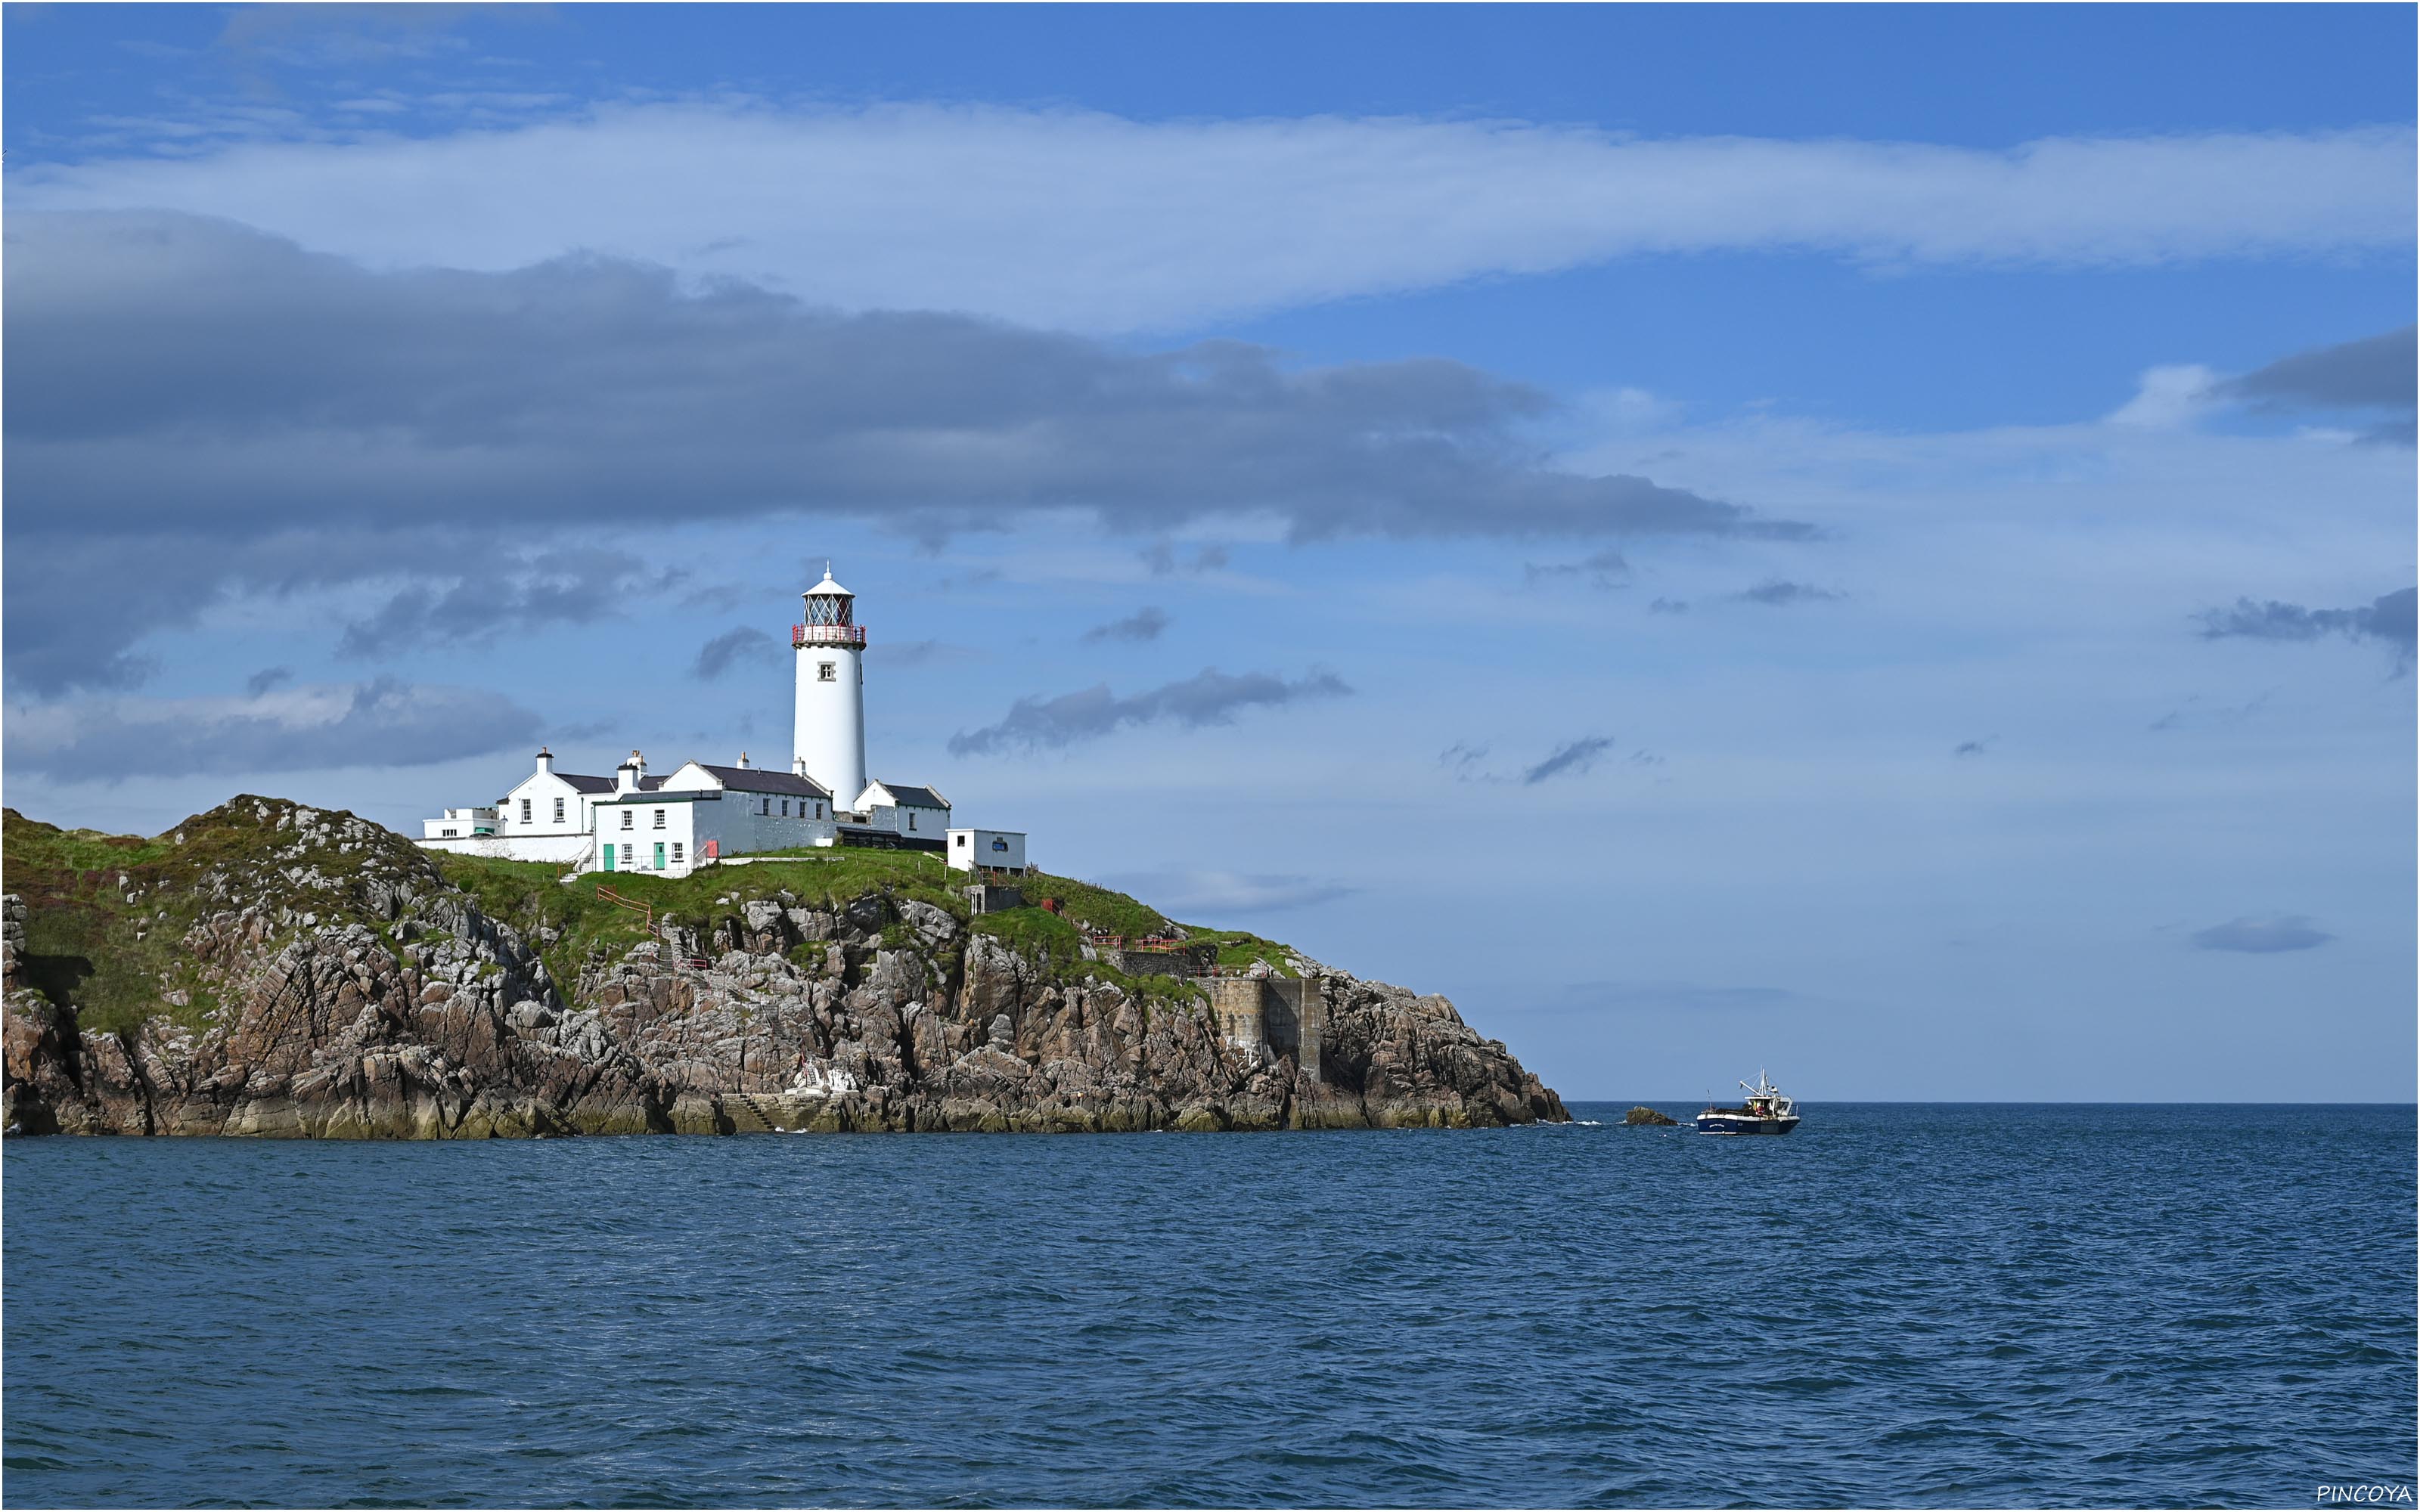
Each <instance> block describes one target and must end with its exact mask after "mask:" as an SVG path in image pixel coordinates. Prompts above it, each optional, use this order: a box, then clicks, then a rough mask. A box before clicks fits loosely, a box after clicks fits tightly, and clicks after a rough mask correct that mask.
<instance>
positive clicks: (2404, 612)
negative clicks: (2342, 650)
mask: <svg viewBox="0 0 2420 1512" xmlns="http://www.w3.org/2000/svg"><path fill="white" fill-rule="evenodd" d="M2415 598H2420V593H2415V591H2414V590H2412V589H2410V588H2398V589H2397V590H2396V591H2395V592H2394V593H2391V594H2380V595H2379V596H2378V597H2376V598H2374V599H2372V600H2370V601H2369V602H2368V603H2366V604H2361V605H2356V606H2355V607H2353V608H2351V609H2305V608H2304V607H2303V606H2302V605H2300V604H2288V603H2284V602H2281V601H2279V600H2277V599H2269V600H2267V601H2266V602H2259V601H2256V600H2253V599H2250V598H2239V599H2237V600H2236V601H2235V604H2234V606H2233V607H2232V608H2229V609H2204V610H2203V611H2202V613H2201V615H2200V619H2201V625H2202V629H2201V634H2202V639H2203V640H2224V639H2226V638H2228V637H2232V636H2242V637H2247V638H2250V639H2252V640H2318V639H2319V638H2320V637H2321V636H2327V635H2342V636H2344V637H2346V638H2347V639H2349V640H2376V641H2378V642H2379V643H2380V644H2381V645H2383V646H2385V647H2386V648H2387V649H2388V650H2389V651H2390V652H2392V653H2393V654H2394V656H2395V665H2396V667H2397V670H2398V671H2408V670H2409V669H2410V668H2411V666H2412V650H2413V646H2412V640H2413V633H2414V618H2415V615H2414V601H2415Z"/></svg>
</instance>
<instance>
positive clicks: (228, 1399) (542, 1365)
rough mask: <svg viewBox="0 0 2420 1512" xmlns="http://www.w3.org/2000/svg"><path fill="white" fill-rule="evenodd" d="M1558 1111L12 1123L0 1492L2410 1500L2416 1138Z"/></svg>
mask: <svg viewBox="0 0 2420 1512" xmlns="http://www.w3.org/2000/svg"><path fill="white" fill-rule="evenodd" d="M1665 1107H1666V1111H1668V1112H1669V1113H1671V1114H1673V1115H1674V1116H1676V1117H1683V1118H1685V1117H1686V1115H1687V1114H1688V1113H1689V1112H1690V1111H1691V1108H1690V1107H1689V1106H1688V1105H1686V1104H1666V1105H1665ZM1574 1111H1575V1114H1576V1115H1577V1117H1578V1119H1580V1120H1581V1121H1579V1122H1576V1123H1575V1124H1572V1125H1569V1126H1561V1127H1540V1128H1529V1129H1508V1130H1496V1131H1480V1132H1452V1131H1426V1130H1422V1131H1403V1132H1392V1133H1333V1134H1139V1135H1118V1136H1087V1135H1067V1136H1043V1135H1018V1134H1008V1135H938V1134H919V1135H901V1134H875V1135H861V1136H852V1135H805V1136H777V1135H764V1136H757V1137H752V1138H731V1139H707V1138H676V1137H659V1138H605V1139H570V1140H552V1141H508V1142H497V1143H481V1144H340V1143H282V1142H263V1141H236V1140H207V1139H158V1140H139V1139H65V1138H62V1139H40V1140H29V1139H11V1140H8V1141H7V1144H6V1152H5V1166H4V1167H0V1170H4V1171H5V1193H0V1199H5V1211H0V1222H5V1230H0V1243H4V1244H5V1257H0V1258H5V1273H0V1291H4V1292H5V1299H4V1300H5V1312H0V1335H5V1341H4V1348H5V1357H4V1358H0V1369H5V1392H6V1395H5V1398H0V1440H5V1459H6V1464H5V1494H6V1497H7V1500H8V1504H11V1505H14V1506H155V1505H188V1504H231V1505H309V1506H377V1505H391V1504H410V1505H432V1506H456V1505H461V1506H490V1505H502V1506H531V1505H615V1506H628V1505H662V1506H682V1505H712V1506H754V1505H777V1504H778V1505H797V1504H814V1505H827V1504H829V1505H895V1504H908V1505H918V1506H991V1505H1010V1506H1126V1505H1211V1506H1256V1505H1284V1506H1325V1505H1336V1506H1372V1505H1378V1506H1403V1507H1421V1506H1632V1505H1658V1506H1661V1505H1680V1506H1699V1505H1708V1506H1772V1505H1779V1506H1822V1505H1839V1504H1854V1505H1865V1506H1950V1505H1956V1506H1976V1505H2010V1506H2037V1505H2041V1506H2071V1505H2153V1506H2172V1505H2211V1506H2236V1505H2246V1506H2249V1505H2258V1506H2304V1505H2313V1504H2319V1503H2320V1502H2321V1501H2322V1500H2323V1499H2324V1494H2325V1493H2324V1492H2323V1490H2322V1489H2323V1488H2329V1487H2339V1488H2341V1487H2354V1486H2366V1487H2384V1488H2389V1489H2390V1490H2389V1491H2388V1492H2387V1498H2388V1503H2389V1504H2400V1505H2406V1506H2408V1505H2411V1504H2412V1503H2411V1501H2410V1494H2411V1491H2410V1489H2411V1488H2412V1485H2413V1483H2414V1481H2415V1479H2420V1474H2416V1473H2415V1463H2414V1461H2415V1457H2420V1446H2416V1445H2415V1438H2414V1420H2415V1419H2414V1402H2415V1393H2420V1381H2415V1375H2414V1359H2415V1347H2420V1345H2416V1344H2415V1337H2414V1316H2415V1279H2414V1273H2413V1257H2414V1253H2415V1231H2414V1224H2415V1219H2414V1199H2415V1186H2416V1185H2420V1170H2415V1148H2420V1147H2415V1117H2414V1110H2413V1109H2412V1107H2410V1106H2331V1107H2319V1106H2245V1105H2241V1104H2229V1105H2225V1106H2179V1105H2145V1106H2114V1105H2073V1104H2066V1105H2039V1106H2020V1105H2009V1104H1929V1105H1928V1104H1916V1103H1869V1104H1858V1103H1844V1104H1828V1105H1827V1104H1821V1103H1810V1104H1805V1105H1803V1111H1804V1112H1805V1114H1806V1116H1807V1121H1806V1124H1805V1125H1804V1127H1802V1128H1801V1129H1800V1130H1799V1131H1798V1132H1797V1133H1796V1134H1792V1135H1791V1136H1789V1137H1787V1138H1778V1139H1776V1138H1730V1139H1723V1138H1714V1137H1710V1136H1706V1135H1700V1134H1696V1133H1695V1132H1693V1131H1691V1130H1689V1129H1687V1128H1686V1127H1683V1128H1680V1129H1658V1128H1629V1127H1624V1126H1622V1124H1621V1113H1622V1105H1621V1104H1616V1103H1600V1104H1591V1103H1580V1104H1577V1105H1576V1106H1575V1110H1574ZM2392 1488H2403V1492H2402V1498H2401V1499H2400V1500H2399V1501H2397V1500H2395V1499H2394V1493H2393V1491H2392V1490H2391V1489H2392Z"/></svg>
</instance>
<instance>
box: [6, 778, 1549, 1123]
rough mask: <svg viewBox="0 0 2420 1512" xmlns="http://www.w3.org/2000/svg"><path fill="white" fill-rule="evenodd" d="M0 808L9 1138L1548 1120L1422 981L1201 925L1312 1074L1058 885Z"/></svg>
mask: <svg viewBox="0 0 2420 1512" xmlns="http://www.w3.org/2000/svg"><path fill="white" fill-rule="evenodd" d="M6 826H7V846H8V849H7V862H8V867H7V871H8V875H7V879H6V884H5V885H6V886H7V887H8V889H9V890H8V896H7V900H6V903H5V910H6V918H5V933H6V939H5V942H0V969H5V977H6V1100H7V1102H6V1118H7V1127H8V1132H9V1133H10V1134H45V1133H70V1134H260V1135H287V1136H306V1137H357V1138H462V1137H473V1138H475V1137H488V1136H498V1135H551V1134H621V1133H628V1134H637V1133H648V1132H656V1133H667V1132H677V1133H697V1134H709V1133H733V1132H747V1131H752V1130H764V1129H771V1128H785V1129H814V1130H1034V1131H1058V1130H1064V1131H1114V1130H1141V1129H1159V1128H1173V1129H1280V1128H1361V1127H1381V1128H1385V1127H1399V1126H1419V1125H1442V1126H1454V1127H1466V1126H1488V1125H1502V1124H1509V1123H1527V1122H1531V1121H1536V1120H1540V1119H1546V1120H1560V1119H1563V1118H1564V1117H1565V1114H1564V1112H1563V1107H1562V1103H1561V1101H1560V1100H1559V1098H1557V1097H1556V1095H1555V1094H1554V1093H1553V1092H1552V1091H1551V1090H1549V1089H1547V1088H1544V1086H1542V1085H1541V1084H1540V1083H1539V1081H1538V1079H1537V1078H1536V1077H1535V1076H1532V1075H1530V1074H1528V1072H1524V1071H1523V1070H1522V1068H1521V1066H1520V1064H1519V1063H1518V1062H1517V1061H1516V1060H1514V1059H1513V1057H1512V1055H1511V1054H1510V1053H1508V1052H1507V1051H1506V1050H1505V1048H1504V1046H1503V1044H1502V1043H1501V1042H1500V1041H1494V1040H1486V1039H1482V1038H1481V1037H1480V1035H1479V1034H1477V1033H1476V1032H1475V1031H1473V1030H1472V1029H1471V1028H1470V1027H1469V1026H1466V1024H1464V1023H1463V1021H1462V1018H1461V1016H1460V1015H1459V1014H1457V1013H1456V1012H1455V1011H1454V1009H1453V1006H1452V1005H1451V1004H1450V1003H1449V1002H1447V1001H1446V1000H1445V999H1443V998H1441V997H1423V996H1419V995H1415V994H1413V993H1409V992H1406V991H1404V990H1403V989H1401V988H1397V987H1390V986H1387V985H1385V984H1383V983H1379V982H1371V981H1361V980H1356V979H1355V978H1353V977H1350V976H1348V975H1346V974H1344V973H1342V972H1340V971H1334V970H1331V969H1329V968H1327V967H1326V966H1323V965H1321V964H1319V963H1317V962H1314V961H1311V960H1309V959H1308V958H1305V957H1302V956H1300V955H1297V954H1295V953H1293V952H1290V951H1288V950H1286V949H1285V948H1284V947H1281V946H1276V945H1274V944H1273V943H1272V942H1267V941H1260V940H1255V939H1253V938H1252V937H1250V936H1242V935H1223V934H1215V933H1209V932H1199V933H1197V935H1196V936H1195V937H1196V939H1197V941H1198V942H1201V943H1202V949H1218V951H1219V952H1220V959H1221V960H1222V961H1224V962H1226V963H1228V964H1227V965H1226V967H1224V969H1232V970H1249V971H1259V972H1271V971H1274V972H1277V973H1279V974H1281V975H1284V976H1289V977H1295V978H1298V979H1299V980H1301V981H1302V983H1303V986H1302V988H1301V989H1300V991H1301V992H1302V993H1304V994H1307V995H1310V997H1309V999H1308V1000H1309V1001H1311V1002H1312V1003H1315V1004H1316V1005H1317V1007H1318V1008H1319V1009H1320V1010H1321V1017H1322V1018H1323V1019H1324V1032H1323V1037H1322V1041H1321V1050H1320V1055H1319V1057H1318V1061H1319V1064H1318V1067H1317V1071H1318V1074H1317V1075H1316V1076H1314V1075H1312V1074H1311V1073H1310V1072H1307V1071H1306V1069H1305V1068H1304V1067H1303V1066H1301V1065H1299V1064H1297V1060H1296V1057H1295V1055H1293V1054H1288V1053H1284V1052H1282V1051H1270V1050H1268V1049H1265V1048H1263V1047H1244V1048H1238V1047H1237V1046H1235V1045H1234V1044H1232V1043H1229V1042H1228V1037H1227V1036H1223V1035H1222V1034H1221V1033H1220V1031H1219V1027H1218V1023H1217V1021H1216V1019H1215V1017H1214V1015H1213V1014H1212V1012H1211V1011H1210V1005H1209V1003H1208V1001H1207V999H1206V997H1205V996H1204V995H1203V994H1202V991H1201V990H1200V989H1199V988H1198V986H1196V985H1195V984H1193V983H1191V982H1188V981H1186V980H1180V979H1171V978H1131V977H1126V976H1125V975H1123V974H1122V973H1120V972H1118V971H1116V970H1114V969H1112V968H1110V967H1109V965H1107V964H1104V963H1102V962H1101V961H1100V960H1098V959H1097V956H1098V952H1096V951H1095V950H1094V949H1092V948H1091V946H1090V945H1089V944H1088V943H1087V942H1088V940H1089V939H1092V938H1097V937H1103V936H1102V935H1100V934H1098V933H1088V929H1089V928H1090V927H1089V926H1088V924H1087V921H1086V919H1085V918H1084V917H1083V916H1084V915H1085V914H1086V913H1087V912H1088V911H1089V912H1092V913H1096V914H1098V915H1100V916H1101V918H1102V920H1103V924H1104V925H1106V926H1108V927H1111V928H1120V929H1125V928H1132V929H1134V930H1135V931H1136V932H1137V933H1140V932H1142V931H1143V930H1144V929H1147V928H1156V929H1164V930H1169V931H1175V930H1177V929H1179V928H1180V927H1178V926H1173V925H1170V924H1168V923H1167V921H1165V920H1159V919H1158V916H1156V915H1155V914H1152V913H1151V912H1150V911H1149V910H1148V909H1147V908H1145V907H1143V905H1141V904H1139V903H1135V902H1134V901H1133V900H1131V899H1125V898H1122V897H1120V896H1118V895H1116V894H1111V893H1106V892H1103V891H1101V890H1100V889H1096V888H1089V887H1084V886H1083V885H1082V884H1078V883H1073V882H1063V881H1062V880H1061V879H1048V880H1047V881H1046V882H1043V883H1042V884H1040V886H1039V887H1037V888H1036V889H1034V890H1036V891H1037V892H1038V891H1044V890H1055V891H1059V892H1064V893H1066V894H1068V895H1069V900H1068V901H1067V902H1064V903H1061V907H1060V909H1059V911H1056V912H1046V911H1044V910H1042V909H1040V908H1034V907H1022V908H1016V909H1013V910H1010V911H1008V912H1005V913H997V914H986V915H981V916H973V915H970V912H969V909H968V905H967V903H966V902H965V900H964V899H963V897H961V896H960V895H959V893H958V892H957V890H956V889H955V888H954V887H951V886H950V881H951V879H950V877H949V876H948V875H947V874H945V873H944V872H942V870H941V868H940V866H939V862H938V860H937V859H935V858H933V857H929V856H915V855H896V854H872V853H842V854H836V855H830V856H820V857H808V856H802V857H799V858H796V859H794V860H787V861H767V862H762V863H759V864H757V865H753V866H749V867H744V868H741V867H726V868H723V869H721V870H719V871H714V872H703V873H700V874H699V875H697V876H695V877H690V878H687V879H680V880H677V881H674V880H666V879H660V878H645V877H624V878H619V879H613V880H614V882H615V889H616V890H617V891H619V892H621V893H622V894H623V898H622V899H619V900H616V899H608V898H600V897H598V896H597V883H598V882H599V881H600V880H602V879H598V878H593V877H590V878H582V879H580V880H579V881H578V882H577V883H576V884H566V883H565V882H563V881H561V880H559V878H558V875H557V873H556V872H555V871H554V870H553V869H551V868H547V867H541V866H535V865H521V864H517V863H510V862H496V861H478V860H472V859H469V858H464V857H450V856H449V857H436V856H430V855H429V854H427V853H426V852H423V851H421V850H420V849H419V848H418V847H416V846H414V845H412V844H411V843H410V842H409V841H404V840H402V839H400V838H398V837H397V836H396V835H394V834H393V833H391V832H389V831H387V830H385V829H383V828H381V827H380V826H378V825H373V824H370V823H368V822H367V821H365V820H362V819H359V818H356V817H354V816H353V815H350V814H347V813H340V812H329V811H325V810H313V809H309V808H305V807H302V806H300V805H297V804H292V803H287V802H283V801H280V800H275V799H268V798H256V797H249V796H247V797H241V798H238V799H236V800H234V801H232V802H230V803H228V804H226V805H224V806H222V807H221V808H218V809H215V810H210V811H209V813H205V814H197V815H195V816H194V818H192V819H190V820H188V821H186V822H185V823H184V824H183V825H178V827H177V828H176V829H174V830H171V831H169V832H168V833H167V834H165V835H162V836H159V837H157V838H155V839H151V840H140V839H135V838H132V837H112V836H100V835H94V834H91V833H89V832H85V831H61V830H58V829H55V828H53V827H52V826H50V825H41V824H37V823H34V822H32V821H28V820H26V819H24V818H23V817H22V816H20V815H18V814H16V813H15V812H13V811H10V812H8V814H7V816H6ZM1037 901H1038V900H1037ZM1053 901H1054V902H1058V901H1059V900H1056V899H1054V900H1053ZM1137 919H1140V920H1141V922H1140V924H1138V923H1136V920H1137ZM1302 1058H1305V1059H1308V1058H1309V1057H1308V1056H1305V1057H1302Z"/></svg>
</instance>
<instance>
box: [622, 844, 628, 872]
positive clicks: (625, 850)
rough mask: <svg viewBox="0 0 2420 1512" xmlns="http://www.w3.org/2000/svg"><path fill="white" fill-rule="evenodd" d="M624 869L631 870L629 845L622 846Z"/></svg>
mask: <svg viewBox="0 0 2420 1512" xmlns="http://www.w3.org/2000/svg"><path fill="white" fill-rule="evenodd" d="M622 870H623V871H625V872H628V870H630V847H628V845H625V846H623V847H622Z"/></svg>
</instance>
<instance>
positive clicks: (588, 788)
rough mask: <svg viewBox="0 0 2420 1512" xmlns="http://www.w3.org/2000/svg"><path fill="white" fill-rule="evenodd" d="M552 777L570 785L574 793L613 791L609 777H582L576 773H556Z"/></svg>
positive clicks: (611, 780)
mask: <svg viewBox="0 0 2420 1512" xmlns="http://www.w3.org/2000/svg"><path fill="white" fill-rule="evenodd" d="M554 775H555V776H557V777H559V778H561V779H564V780H565V781H566V782H568V783H570V784H571V786H572V790H573V791H574V792H578V793H611V792H613V779H612V778H610V777H582V776H580V775H579V774H578V773H576V772H557V773H555V774H554Z"/></svg>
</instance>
